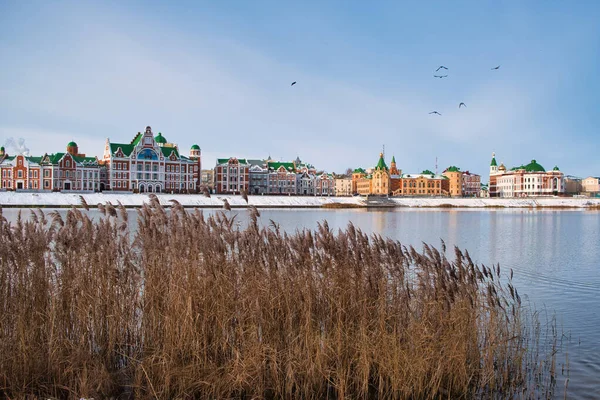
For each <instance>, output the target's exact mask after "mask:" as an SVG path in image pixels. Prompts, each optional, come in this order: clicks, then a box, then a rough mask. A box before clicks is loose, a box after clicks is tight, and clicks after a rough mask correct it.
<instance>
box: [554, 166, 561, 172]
mask: <svg viewBox="0 0 600 400" xmlns="http://www.w3.org/2000/svg"><path fill="white" fill-rule="evenodd" d="M552 171H560V169H558V165H555V166H554V168H552Z"/></svg>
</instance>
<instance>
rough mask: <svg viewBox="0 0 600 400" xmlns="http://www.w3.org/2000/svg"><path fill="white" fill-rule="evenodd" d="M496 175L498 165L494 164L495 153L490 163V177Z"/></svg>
mask: <svg viewBox="0 0 600 400" xmlns="http://www.w3.org/2000/svg"><path fill="white" fill-rule="evenodd" d="M497 173H498V164H497V163H496V153H492V162H491V163H490V175H494V174H497Z"/></svg>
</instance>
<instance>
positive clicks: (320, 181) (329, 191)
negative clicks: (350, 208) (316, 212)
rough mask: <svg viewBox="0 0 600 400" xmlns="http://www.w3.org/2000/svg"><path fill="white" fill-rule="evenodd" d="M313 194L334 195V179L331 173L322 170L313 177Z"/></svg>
mask: <svg viewBox="0 0 600 400" xmlns="http://www.w3.org/2000/svg"><path fill="white" fill-rule="evenodd" d="M315 196H335V179H334V177H333V175H332V174H328V173H326V172H322V173H320V174H318V175H317V176H316V177H315Z"/></svg>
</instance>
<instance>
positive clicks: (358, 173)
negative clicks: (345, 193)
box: [352, 168, 370, 194]
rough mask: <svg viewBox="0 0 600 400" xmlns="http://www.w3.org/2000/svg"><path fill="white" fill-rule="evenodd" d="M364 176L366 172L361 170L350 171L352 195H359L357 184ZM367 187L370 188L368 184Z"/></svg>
mask: <svg viewBox="0 0 600 400" xmlns="http://www.w3.org/2000/svg"><path fill="white" fill-rule="evenodd" d="M366 176H367V171H365V170H364V169H362V168H356V169H355V170H354V171H352V194H357V193H359V192H358V187H357V183H358V181H359V180H360V179H362V178H364V177H366ZM369 186H370V184H369Z"/></svg>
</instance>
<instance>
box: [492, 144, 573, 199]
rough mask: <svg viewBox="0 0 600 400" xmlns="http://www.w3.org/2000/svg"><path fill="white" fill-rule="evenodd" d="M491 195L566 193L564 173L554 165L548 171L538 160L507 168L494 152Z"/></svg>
mask: <svg viewBox="0 0 600 400" xmlns="http://www.w3.org/2000/svg"><path fill="white" fill-rule="evenodd" d="M489 193H490V197H527V196H552V195H561V194H564V193H565V185H564V174H563V173H562V172H561V171H560V170H559V169H558V167H556V166H555V167H554V168H553V169H552V171H546V170H545V169H544V167H542V166H541V165H540V164H538V162H537V161H536V160H531V162H530V163H529V164H527V165H520V166H518V167H514V168H511V169H510V170H507V169H506V167H505V166H504V164H503V163H500V166H498V164H497V162H496V156H495V154H494V153H492V162H491V163H490V185H489Z"/></svg>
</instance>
